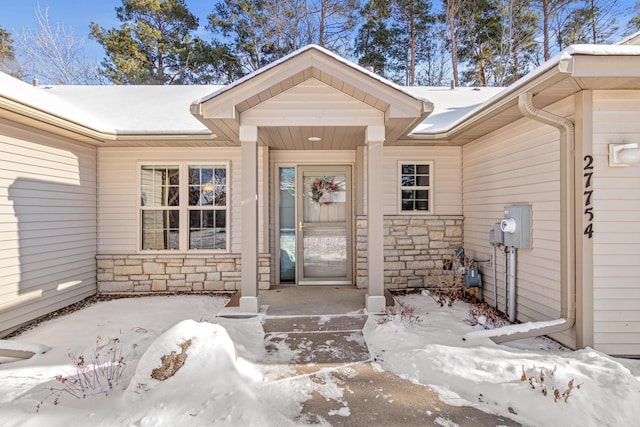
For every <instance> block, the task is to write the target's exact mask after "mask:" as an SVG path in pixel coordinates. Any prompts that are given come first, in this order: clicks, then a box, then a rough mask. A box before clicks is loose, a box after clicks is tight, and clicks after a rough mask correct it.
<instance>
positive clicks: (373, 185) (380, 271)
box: [366, 126, 386, 313]
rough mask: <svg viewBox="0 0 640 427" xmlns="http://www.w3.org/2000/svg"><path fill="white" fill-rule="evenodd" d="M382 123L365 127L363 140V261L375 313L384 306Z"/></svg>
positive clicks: (370, 308) (371, 309) (369, 306)
mask: <svg viewBox="0 0 640 427" xmlns="http://www.w3.org/2000/svg"><path fill="white" fill-rule="evenodd" d="M384 136H385V128H384V126H369V127H367V132H366V143H367V260H368V263H369V265H368V269H369V287H368V293H367V311H368V312H369V313H379V312H381V311H384V310H385V308H386V301H385V297H384V214H383V212H382V208H383V200H382V199H383V193H384V191H383V189H384V179H383V173H382V171H383V166H384V165H383V152H382V147H383V144H384Z"/></svg>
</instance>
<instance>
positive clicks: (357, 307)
mask: <svg viewBox="0 0 640 427" xmlns="http://www.w3.org/2000/svg"><path fill="white" fill-rule="evenodd" d="M260 295H261V303H262V304H264V305H265V306H268V308H267V312H266V316H265V321H264V325H263V326H264V330H265V348H266V350H267V353H266V356H265V357H266V358H267V360H265V361H264V362H265V363H278V364H283V363H285V364H288V365H289V366H290V368H291V369H289V370H288V372H287V374H286V375H285V376H284V377H282V378H287V380H288V381H290V382H296V381H301V382H302V381H304V382H307V383H308V379H311V380H312V382H313V384H314V389H313V392H312V393H311V396H312V397H311V399H309V400H307V401H306V402H305V403H304V405H303V409H302V415H301V418H300V420H299V421H300V422H302V423H306V424H319V423H322V422H328V423H330V424H331V425H334V426H425V425H446V426H454V425H458V426H517V425H519V424H517V423H515V422H513V421H511V420H509V419H506V418H503V417H499V416H494V415H490V414H486V413H484V412H482V411H479V410H477V409H474V408H470V407H455V406H450V405H447V404H445V403H444V402H442V401H441V400H440V399H439V398H438V396H437V394H436V393H435V392H434V391H432V390H431V389H429V388H428V387H425V386H422V385H418V384H413V383H411V382H409V381H407V380H404V379H402V378H400V377H398V376H397V375H395V374H392V373H389V372H384V371H380V370H379V369H377V368H376V366H377V365H376V364H375V361H374V360H372V358H371V355H370V354H369V350H368V348H367V344H366V342H365V339H364V336H363V334H362V328H363V326H364V324H365V322H366V320H367V315H366V314H364V293H363V292H362V290H359V289H354V288H351V287H333V286H329V287H291V288H280V289H274V290H269V291H261V292H260ZM336 386H337V388H338V389H336Z"/></svg>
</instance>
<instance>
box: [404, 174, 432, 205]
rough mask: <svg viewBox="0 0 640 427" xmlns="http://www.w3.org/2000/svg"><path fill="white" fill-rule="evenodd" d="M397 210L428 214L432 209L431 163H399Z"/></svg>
mask: <svg viewBox="0 0 640 427" xmlns="http://www.w3.org/2000/svg"><path fill="white" fill-rule="evenodd" d="M399 172H400V173H399V175H400V197H399V204H400V206H399V210H400V212H403V213H409V212H416V213H430V212H431V209H432V200H431V190H432V179H433V178H432V173H433V164H432V162H400V163H399Z"/></svg>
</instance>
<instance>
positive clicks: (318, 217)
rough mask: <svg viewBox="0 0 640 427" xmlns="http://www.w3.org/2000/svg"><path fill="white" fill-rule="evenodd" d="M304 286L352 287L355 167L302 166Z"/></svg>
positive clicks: (300, 278) (301, 277)
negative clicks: (352, 223) (352, 222)
mask: <svg viewBox="0 0 640 427" xmlns="http://www.w3.org/2000/svg"><path fill="white" fill-rule="evenodd" d="M297 178H298V179H297V181H298V186H297V188H298V189H299V191H298V192H297V197H298V203H297V209H298V212H297V219H298V232H297V252H298V256H297V260H298V262H297V268H296V270H297V276H298V277H297V278H298V284H300V285H351V284H352V273H351V270H352V266H351V253H352V249H351V246H352V244H351V167H350V166H299V167H298V177H297Z"/></svg>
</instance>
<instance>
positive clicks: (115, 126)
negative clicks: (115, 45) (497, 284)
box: [0, 33, 640, 137]
mask: <svg viewBox="0 0 640 427" xmlns="http://www.w3.org/2000/svg"><path fill="white" fill-rule="evenodd" d="M638 34H640V33H636V34H633V35H631V36H629V37H628V38H627V39H625V40H627V42H632V41H633V40H635V39H640V36H639V35H638ZM623 43H625V41H623ZM632 43H633V42H632ZM313 49H315V50H318V51H321V52H322V53H325V54H326V55H328V56H330V57H331V58H332V59H334V60H335V61H337V62H339V63H341V64H345V65H346V66H348V67H349V68H350V69H352V70H354V71H355V72H357V73H363V74H364V75H367V76H369V77H371V78H372V79H376V80H378V81H381V82H384V84H385V85H387V86H388V87H390V88H393V89H395V90H398V91H400V92H402V93H404V94H406V95H408V96H410V97H412V98H415V99H420V100H425V101H427V102H431V103H433V105H434V111H433V112H432V113H431V114H430V115H429V116H428V117H427V118H426V119H425V120H423V121H422V123H420V124H419V125H418V126H417V127H416V128H415V129H414V130H413V131H412V132H411V135H414V136H415V135H418V136H419V135H426V134H438V133H441V132H445V131H447V130H448V129H451V128H452V127H453V126H456V125H457V124H459V123H461V122H465V121H466V120H467V119H469V118H471V117H474V115H476V114H478V113H480V112H481V111H483V110H484V109H486V108H488V107H489V106H490V105H491V104H492V103H493V104H495V103H496V102H497V100H500V99H506V98H509V97H511V96H512V95H513V94H514V93H515V92H516V91H519V90H524V89H523V88H526V87H528V86H529V85H530V84H531V82H533V81H535V80H536V79H537V78H538V77H540V76H541V75H543V74H544V73H546V72H548V71H549V70H558V69H560V70H561V71H563V72H569V73H570V72H571V71H572V70H571V69H570V68H571V67H570V65H567V64H568V61H570V60H571V59H572V58H575V57H578V56H583V57H596V56H597V57H607V56H608V57H611V56H619V57H640V46H638V45H633V44H617V45H574V46H570V47H568V48H567V49H565V50H563V51H562V52H560V53H559V54H558V55H556V56H555V57H553V58H552V59H551V60H549V61H547V62H546V63H544V64H543V65H541V66H540V67H538V68H537V69H536V70H534V71H532V72H531V73H529V74H528V75H526V76H525V77H523V78H522V79H520V80H519V81H517V82H516V83H514V84H513V85H511V86H509V87H508V88H492V87H481V88H468V87H458V88H455V89H449V88H434V87H401V86H398V85H396V84H394V83H391V82H389V81H387V80H385V79H383V78H381V77H380V76H378V75H376V74H374V73H371V72H370V71H368V70H366V69H365V68H362V67H360V66H358V65H356V64H353V63H351V62H350V61H348V60H346V59H344V58H341V57H339V56H337V55H335V54H333V53H331V52H329V51H326V50H325V49H322V48H320V47H318V46H308V47H305V48H303V49H301V50H299V51H296V52H294V53H293V54H292V55H289V56H288V57H285V58H283V59H281V60H279V61H276V62H274V63H273V64H270V65H268V66H267V67H265V68H264V69H261V70H258V71H256V73H264V72H265V71H268V70H271V69H273V68H275V67H278V66H280V65H281V64H283V63H285V62H287V61H289V60H290V59H291V58H293V57H295V56H298V55H301V54H302V53H304V52H306V51H308V50H313ZM563 67H564V68H563ZM611 67H613V66H611ZM611 67H610V68H611ZM610 68H609V69H610ZM256 73H254V74H253V75H255V74H256ZM606 75H612V76H613V74H605V75H603V76H606ZM614 77H615V76H614ZM250 78H251V75H250V76H247V77H245V78H242V79H240V80H238V81H236V82H234V83H232V84H230V85H227V86H216V85H185V86H54V85H52V86H40V87H34V86H32V85H29V84H27V83H24V82H22V81H20V80H17V79H15V78H13V77H10V76H8V75H6V74H3V73H0V101H2V102H3V105H5V106H6V105H9V104H10V105H11V106H12V108H21V107H20V106H26V107H28V108H30V109H31V110H32V111H36V112H42V113H47V114H50V115H51V116H53V117H57V118H59V119H61V120H64V121H67V122H69V123H74V124H77V125H79V126H82V127H84V128H88V129H91V130H93V131H96V132H100V133H103V134H105V135H115V136H117V135H134V136H135V135H140V136H142V135H195V136H204V137H211V136H212V132H211V130H210V129H208V128H207V127H206V126H205V125H204V124H203V123H202V122H201V121H199V120H198V119H197V118H195V117H194V116H193V115H192V113H191V111H190V106H191V105H192V104H194V103H198V102H203V101H206V100H208V99H211V98H212V97H214V96H217V95H219V94H221V93H224V92H226V91H229V90H231V89H233V88H235V87H238V86H239V85H242V84H243V83H245V82H246V81H247V80H248V79H250Z"/></svg>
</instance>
